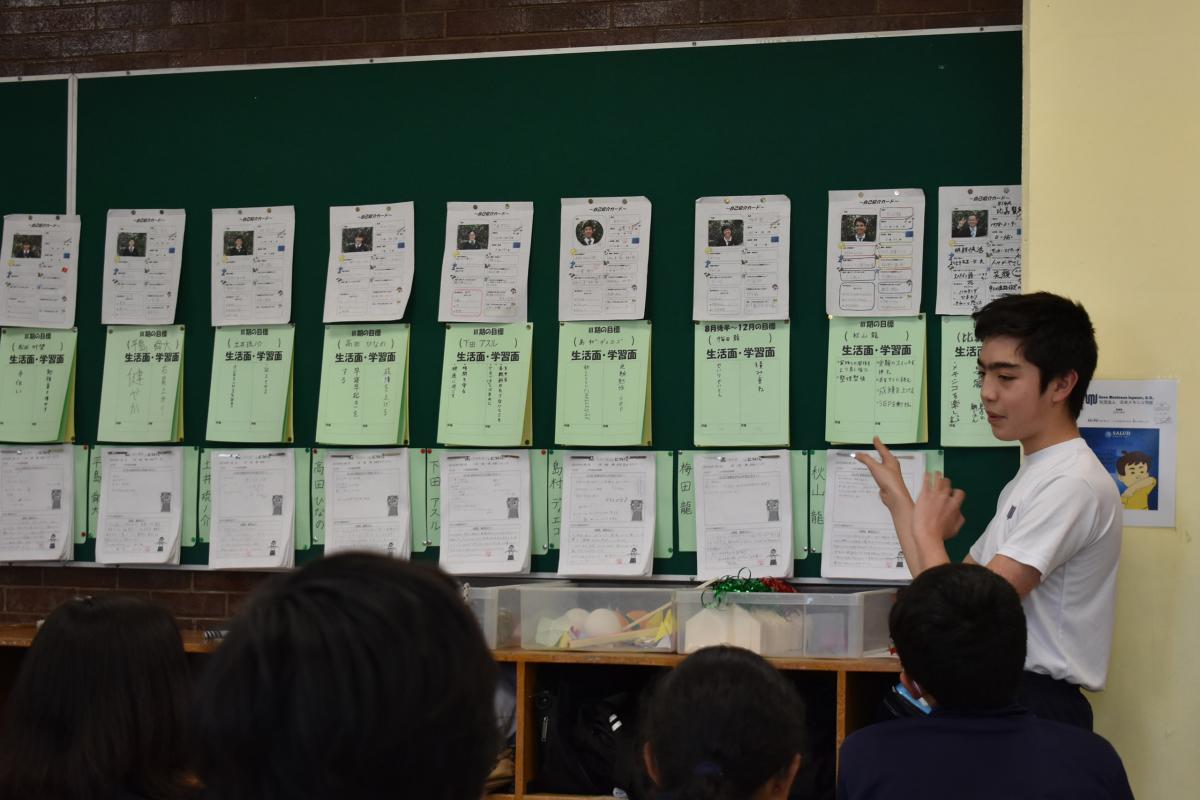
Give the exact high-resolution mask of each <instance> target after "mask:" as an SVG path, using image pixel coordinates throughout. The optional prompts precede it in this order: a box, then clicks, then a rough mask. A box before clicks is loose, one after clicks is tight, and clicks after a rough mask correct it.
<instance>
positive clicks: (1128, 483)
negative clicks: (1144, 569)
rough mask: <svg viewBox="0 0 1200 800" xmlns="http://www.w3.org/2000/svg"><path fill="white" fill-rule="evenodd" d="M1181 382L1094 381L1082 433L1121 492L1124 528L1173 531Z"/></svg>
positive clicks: (1086, 397) (1087, 397) (1086, 400)
mask: <svg viewBox="0 0 1200 800" xmlns="http://www.w3.org/2000/svg"><path fill="white" fill-rule="evenodd" d="M1178 398H1179V381H1177V380H1152V381H1112V380H1093V381H1092V382H1091V383H1090V384H1088V390H1087V394H1086V395H1084V399H1083V411H1082V412H1081V413H1080V415H1079V433H1080V434H1081V435H1082V436H1083V439H1084V441H1086V442H1087V443H1088V446H1089V447H1091V448H1092V451H1093V452H1094V453H1095V454H1096V457H1097V458H1099V459H1100V463H1101V464H1103V465H1104V468H1105V469H1107V470H1108V473H1109V474H1110V475H1111V476H1112V479H1113V481H1114V482H1115V483H1116V485H1117V491H1119V492H1120V493H1121V505H1122V507H1124V509H1125V511H1124V515H1123V516H1124V521H1125V524H1126V525H1136V526H1144V527H1148V528H1173V527H1175V487H1176V471H1175V465H1176V436H1177V432H1176V426H1177V424H1178V419H1179V399H1178Z"/></svg>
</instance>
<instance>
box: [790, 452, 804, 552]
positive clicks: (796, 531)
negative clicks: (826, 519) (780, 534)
mask: <svg viewBox="0 0 1200 800" xmlns="http://www.w3.org/2000/svg"><path fill="white" fill-rule="evenodd" d="M788 455H789V456H790V457H791V460H792V465H791V467H792V558H794V559H795V560H797V561H803V560H804V559H806V558H808V451H807V450H790V451H788Z"/></svg>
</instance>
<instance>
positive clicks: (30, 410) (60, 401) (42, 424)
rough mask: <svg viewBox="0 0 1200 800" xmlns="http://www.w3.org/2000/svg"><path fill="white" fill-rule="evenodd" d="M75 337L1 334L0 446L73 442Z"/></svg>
mask: <svg viewBox="0 0 1200 800" xmlns="http://www.w3.org/2000/svg"><path fill="white" fill-rule="evenodd" d="M75 342H76V332H75V329H74V328H72V329H70V330H49V329H43V328H3V329H0V441H4V442H70V441H74V439H75Z"/></svg>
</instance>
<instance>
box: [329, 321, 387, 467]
mask: <svg viewBox="0 0 1200 800" xmlns="http://www.w3.org/2000/svg"><path fill="white" fill-rule="evenodd" d="M408 348H409V326H408V324H407V323H393V324H368V323H361V324H354V325H327V326H326V327H325V349H324V353H323V355H322V358H321V395H320V403H319V406H318V411H317V441H318V442H321V443H323V444H373V445H397V444H407V443H408Z"/></svg>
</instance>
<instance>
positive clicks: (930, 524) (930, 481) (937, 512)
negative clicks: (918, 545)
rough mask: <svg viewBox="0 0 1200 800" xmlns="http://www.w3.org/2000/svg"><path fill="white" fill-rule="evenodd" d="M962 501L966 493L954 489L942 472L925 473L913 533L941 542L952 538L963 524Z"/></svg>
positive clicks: (914, 510) (915, 512)
mask: <svg viewBox="0 0 1200 800" xmlns="http://www.w3.org/2000/svg"><path fill="white" fill-rule="evenodd" d="M964 499H966V493H964V492H963V490H962V489H955V488H953V487H952V486H951V485H950V479H949V478H947V477H945V476H944V475H942V473H940V472H935V473H933V474H932V475H930V474H929V473H925V485H924V486H922V487H921V494H920V495H919V496H918V497H917V503H916V507H915V508H914V509H913V533H914V534H916V535H917V536H918V537H921V536H927V537H931V538H935V539H940V540H941V541H945V540H947V539H953V538H954V537H955V536H956V535H957V534H958V532H959V530H960V529H961V528H962V526H963V523H964V522H965V521H966V520H965V519H964V518H963V515H962V504H963V500H964Z"/></svg>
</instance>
